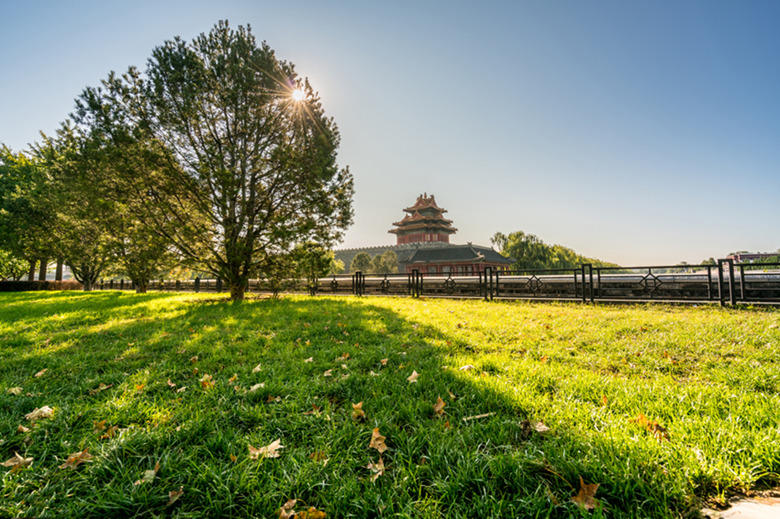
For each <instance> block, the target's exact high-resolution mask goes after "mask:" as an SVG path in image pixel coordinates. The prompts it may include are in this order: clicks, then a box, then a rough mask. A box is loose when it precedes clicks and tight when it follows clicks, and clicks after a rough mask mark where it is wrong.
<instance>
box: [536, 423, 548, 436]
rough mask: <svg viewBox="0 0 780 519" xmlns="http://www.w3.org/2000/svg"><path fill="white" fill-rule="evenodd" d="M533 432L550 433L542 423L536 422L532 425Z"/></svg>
mask: <svg viewBox="0 0 780 519" xmlns="http://www.w3.org/2000/svg"><path fill="white" fill-rule="evenodd" d="M534 430H535V431H536V432H538V433H546V432H549V431H550V428H549V427H547V426H546V425H544V424H543V423H542V422H536V423H535V424H534Z"/></svg>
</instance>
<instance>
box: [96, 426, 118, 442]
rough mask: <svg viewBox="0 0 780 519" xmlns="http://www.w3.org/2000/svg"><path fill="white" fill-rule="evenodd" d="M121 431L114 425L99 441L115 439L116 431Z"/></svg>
mask: <svg viewBox="0 0 780 519" xmlns="http://www.w3.org/2000/svg"><path fill="white" fill-rule="evenodd" d="M117 429H119V426H118V425H112V426H111V427H109V428H108V430H106V432H105V433H104V434H102V435H100V437H99V438H98V440H106V439H109V438H113V437H114V436H115V435H116V431H117Z"/></svg>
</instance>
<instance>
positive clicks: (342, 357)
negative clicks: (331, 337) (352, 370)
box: [336, 353, 349, 362]
mask: <svg viewBox="0 0 780 519" xmlns="http://www.w3.org/2000/svg"><path fill="white" fill-rule="evenodd" d="M348 358H349V353H342V354H341V357H336V362H344V361H345V360H347V359H348Z"/></svg>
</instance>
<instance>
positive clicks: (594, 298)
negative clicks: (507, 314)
mask: <svg viewBox="0 0 780 519" xmlns="http://www.w3.org/2000/svg"><path fill="white" fill-rule="evenodd" d="M284 286H285V290H284V291H286V292H308V293H309V294H311V295H316V294H331V295H355V296H364V295H376V296H407V297H423V296H424V297H447V298H480V299H485V300H493V299H529V300H540V301H579V302H582V303H596V302H626V301H629V302H630V301H633V302H652V301H658V302H663V301H666V302H679V303H719V304H720V305H721V306H724V305H726V304H730V305H736V304H780V263H762V264H755V263H737V264H735V263H734V261H733V260H731V259H724V260H718V262H717V264H715V265H684V266H681V265H670V266H669V265H667V266H646V267H594V266H593V265H590V264H584V265H581V266H580V267H578V268H569V269H545V270H494V269H492V268H491V267H486V268H485V270H484V271H483V272H477V273H474V274H462V273H459V274H457V275H456V274H455V273H451V274H447V273H444V274H442V273H437V274H433V273H424V272H421V271H418V270H414V271H412V272H411V273H406V274H364V273H362V272H356V273H354V274H351V275H339V276H330V277H327V278H321V279H319V280H316V281H314V282H313V283H301V282H296V281H294V280H288V281H286V282H285V283H284ZM98 288H100V289H103V290H132V289H134V288H135V287H134V286H133V284H132V283H131V282H129V281H125V280H110V281H101V282H100V283H99V285H98ZM147 289H148V290H167V291H177V292H179V291H190V292H215V293H218V292H222V291H223V283H222V281H221V280H219V279H200V278H196V279H194V280H186V281H165V280H158V281H152V282H150V283H149V284H148V286H147ZM274 289H276V290H277V291H278V289H279V285H278V283H277V284H276V286H274V285H273V284H272V283H271V282H270V281H268V280H264V279H254V280H250V282H249V286H248V291H249V292H259V293H271V292H274Z"/></svg>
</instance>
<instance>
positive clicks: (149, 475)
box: [133, 461, 160, 485]
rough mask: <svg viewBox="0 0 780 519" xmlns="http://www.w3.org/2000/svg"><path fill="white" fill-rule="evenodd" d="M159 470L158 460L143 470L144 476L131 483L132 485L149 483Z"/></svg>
mask: <svg viewBox="0 0 780 519" xmlns="http://www.w3.org/2000/svg"><path fill="white" fill-rule="evenodd" d="M159 470H160V462H159V461H158V462H157V463H155V464H154V468H153V469H150V470H147V471H144V476H143V477H142V478H141V479H139V480H138V481H136V482H135V483H133V485H142V484H144V483H151V482H152V481H154V478H156V477H157V472H158V471H159Z"/></svg>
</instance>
